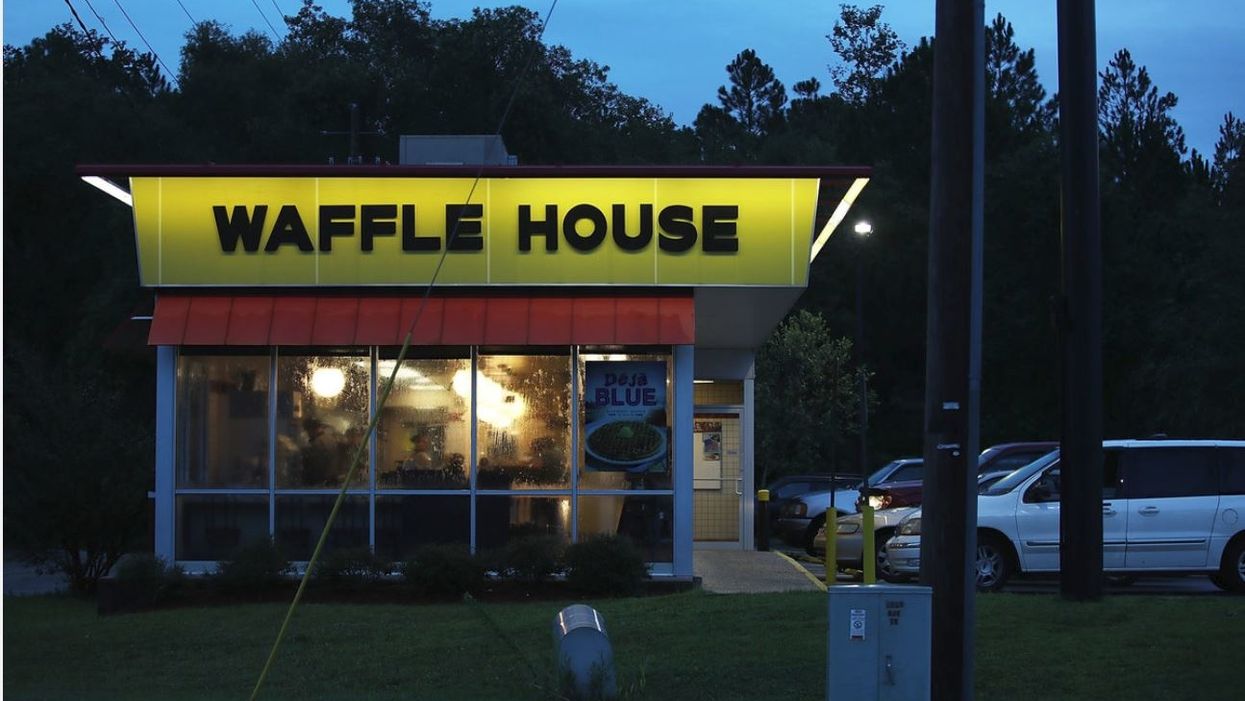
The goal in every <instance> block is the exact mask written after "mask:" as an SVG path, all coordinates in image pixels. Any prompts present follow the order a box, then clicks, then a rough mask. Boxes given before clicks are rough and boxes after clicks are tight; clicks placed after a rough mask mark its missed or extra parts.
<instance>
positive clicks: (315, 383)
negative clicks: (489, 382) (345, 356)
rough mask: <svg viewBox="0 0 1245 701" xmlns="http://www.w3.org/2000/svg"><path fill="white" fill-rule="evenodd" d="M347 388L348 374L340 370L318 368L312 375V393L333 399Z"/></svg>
mask: <svg viewBox="0 0 1245 701" xmlns="http://www.w3.org/2000/svg"><path fill="white" fill-rule="evenodd" d="M345 388H346V373H344V372H342V371H341V369H339V368H316V369H315V372H313V373H311V391H312V392H315V393H316V394H318V395H320V396H321V397H324V398H325V399H332V398H333V397H336V396H337V395H339V394H341V393H342V390H343V389H345Z"/></svg>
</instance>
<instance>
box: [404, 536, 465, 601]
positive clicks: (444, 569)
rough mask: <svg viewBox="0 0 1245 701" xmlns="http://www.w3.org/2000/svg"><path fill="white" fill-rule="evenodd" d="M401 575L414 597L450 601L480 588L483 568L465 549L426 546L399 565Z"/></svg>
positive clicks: (460, 547)
mask: <svg viewBox="0 0 1245 701" xmlns="http://www.w3.org/2000/svg"><path fill="white" fill-rule="evenodd" d="M402 576H403V577H404V578H405V579H406V581H407V583H408V584H410V585H411V586H412V587H413V588H414V589H415V592H416V593H417V594H420V595H423V596H431V597H438V598H454V597H459V596H462V595H463V594H467V593H471V592H475V591H479V590H480V589H481V588H482V587H483V586H484V565H483V564H481V563H480V561H479V560H477V559H476V558H474V557H472V556H471V553H470V552H468V551H467V549H466V548H465V547H462V546H454V545H426V546H424V547H422V548H420V549H419V550H417V551H416V552H415V558H414V559H412V560H410V561H408V562H405V563H403V565H402Z"/></svg>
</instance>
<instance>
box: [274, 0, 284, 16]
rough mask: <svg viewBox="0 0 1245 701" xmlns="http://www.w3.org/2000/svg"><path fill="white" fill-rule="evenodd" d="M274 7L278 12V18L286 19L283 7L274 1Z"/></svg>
mask: <svg viewBox="0 0 1245 701" xmlns="http://www.w3.org/2000/svg"><path fill="white" fill-rule="evenodd" d="M272 7H273V9H274V10H276V11H277V16H278V17H285V10H282V9H281V6H280V5H278V4H277V0H272Z"/></svg>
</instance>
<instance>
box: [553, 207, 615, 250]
mask: <svg viewBox="0 0 1245 701" xmlns="http://www.w3.org/2000/svg"><path fill="white" fill-rule="evenodd" d="M581 221H587V222H589V223H591V224H592V232H591V233H588V234H580V233H579V229H577V228H576V225H577V224H579V222H581ZM608 229H609V224H607V223H606V222H605V215H604V214H602V213H601V210H599V209H597V208H596V207H593V206H592V205H590V204H577V205H575V206H574V207H571V209H570V211H568V212H567V213H566V218H565V219H563V220H562V235H563V236H565V237H566V242H567V243H569V244H571V248H573V249H575V250H577V251H591V250H592V249H594V248H596V247H597V246H600V245H601V242H602V241H604V240H605V233H606V231H607V230H608Z"/></svg>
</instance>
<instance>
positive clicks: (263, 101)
mask: <svg viewBox="0 0 1245 701" xmlns="http://www.w3.org/2000/svg"><path fill="white" fill-rule="evenodd" d="M882 13H883V11H882V8H881V7H880V6H874V7H869V8H858V7H854V6H850V5H845V6H843V7H842V11H841V14H840V17H839V21H838V22H837V23H836V24H835V25H834V26H833V27H830V28H827V35H826V36H827V41H828V44H829V46H830V48H831V49H832V50H833V52H834V53H835V54H836V56H837V57H838V61H837V62H836V64H835V65H834V66H833V67H827V68H825V69H823V68H819V67H810V73H811V75H810V77H809V78H807V79H805V80H802V81H799V82H797V83H795V84H794V85H793V86H792V91H793V94H790V95H789V94H788V92H787V89H786V86H785V85H784V84H783V83H782V82H781V81H779V80H778V79H777V78H776V76H775V75H774V72H773V70H772V68H771V67H770V66H768V65H767V64H766V63H765V62H764V60H763V58H762V57H760V56H758V55H757V53H756V52H755V51H753V50H752V49H750V48H747V47H741V50H740V52H739V53H738V55H737V56H736V57H735V58H734V60H732V61H731V62H730V63H729V64H728V65H727V66H726V67H725V75H724V78H723V83H722V85H721V86H720V87H717V88H716V90H715V89H714V87H713V86H704V93H705V95H706V98H707V100H708V102H707V104H705V106H704V107H703V108H702V109H701V110H700V112H699V114H698V115H697V116H696V119H695V121H694V123H693V124H692V125H689V126H679V125H676V124H675V123H674V121H673V120H672V119H671V117H670V116H669V114H668V113H666V112H665V111H664V110H662V109H661V108H660V107H659V106H657V105H654V104H653V103H651V102H650V101H648V100H646V99H644V98H642V97H638V96H632V95H628V94H626V93H624V92H623V91H621V90H620V89H619V88H618V87H617V86H616V85H614V84H613V83H612V82H610V80H609V74H608V69H607V68H606V67H604V66H602V65H600V64H598V63H596V62H594V61H592V60H590V59H586V58H580V57H575V56H573V55H572V54H571V53H570V52H569V51H568V50H567V49H565V48H564V47H561V46H555V45H549V44H546V43H544V42H543V41H541V40H540V39H539V38H538V37H539V36H540V18H539V17H538V16H537V15H536V14H535V13H533V12H531V11H529V10H526V9H523V8H518V7H510V8H501V9H490V10H480V9H478V10H475V11H474V12H473V13H472V14H471V16H470V17H467V18H461V19H447V20H437V19H433V18H432V17H431V14H430V7H429V5H428V4H427V3H423V2H418V1H416V0H353V2H352V3H351V14H350V16H349V17H336V16H333V15H330V14H328V13H326V12H325V11H324V10H323V9H321V8H320V7H318V6H316V5H314V4H313V3H312V2H310V0H304V3H303V5H302V7H301V8H300V9H299V11H298V13H297V14H295V15H292V16H289V17H286V18H285V22H286V26H287V28H288V33H287V34H286V36H285V38H283V39H281V40H280V41H279V42H273V41H272V40H270V39H269V38H267V37H266V36H264V35H262V34H259V33H257V32H247V33H244V34H235V33H232V32H230V31H229V30H228V28H226V27H224V26H222V25H220V24H218V23H215V22H211V21H207V22H200V23H198V24H196V25H195V26H194V27H193V29H191V30H190V31H189V32H188V33H187V35H186V38H185V44H184V46H183V47H182V49H181V56H180V62H179V63H178V71H177V75H176V76H175V78H176V83H175V84H174V83H173V82H171V80H170V78H172V76H167V75H165V74H163V73H161V71H160V66H159V65H158V62H157V60H156V58H155V57H154V56H153V55H151V54H147V53H143V52H140V51H136V50H134V49H132V48H131V47H129V46H127V45H125V44H124V43H114V42H112V41H110V40H108V39H106V38H104V37H101V36H100V35H99V34H97V33H95V32H93V31H90V30H87V31H83V27H80V26H75V25H73V24H68V23H67V24H63V25H60V26H57V27H53V28H52V29H51V30H50V31H49V32H48V33H47V34H46V35H44V36H42V37H40V38H37V39H35V40H33V41H31V42H30V43H29V44H27V45H25V46H5V47H4V98H3V99H4V110H5V119H4V147H5V169H6V178H5V187H4V206H5V212H4V225H5V236H4V273H5V275H6V278H7V283H6V285H5V296H4V313H5V318H4V331H5V341H6V343H5V351H4V368H5V380H6V381H5V390H4V400H5V404H6V411H5V417H4V421H5V429H6V432H7V434H8V437H7V439H6V441H5V462H6V467H7V468H8V469H6V470H5V486H6V490H5V519H6V527H7V528H6V530H7V531H8V532H9V533H10V538H9V539H10V541H12V539H14V538H19V536H20V537H21V538H23V539H27V540H29V539H33V540H40V539H41V538H42V539H43V540H46V538H45V537H43V536H40V535H39V534H40V533H46V532H47V531H48V529H50V528H53V527H54V526H53V525H49V523H47V522H46V521H47V519H43V518H41V517H38V516H37V514H36V515H34V516H32V515H30V514H29V513H28V512H30V511H37V509H33V508H32V509H20V510H19V509H17V508H16V507H17V506H18V505H21V504H36V503H37V504H42V505H43V506H44V507H46V508H47V510H48V513H55V510H54V509H53V505H52V502H55V501H57V500H61V501H64V500H65V498H66V494H65V485H66V484H67V483H68V482H73V483H74V484H75V485H78V486H76V487H75V489H78V488H80V489H81V490H83V492H84V493H85V494H100V493H102V492H101V490H106V489H113V490H122V491H124V492H125V493H130V492H134V493H136V494H137V495H138V497H137V500H135V499H130V500H128V501H126V502H125V504H126V506H125V509H124V514H122V515H117V514H113V515H111V516H109V517H108V519H111V520H112V521H119V520H123V518H122V517H123V516H126V517H128V515H133V514H137V516H136V518H138V519H139V521H140V522H141V516H142V511H143V504H144V502H143V500H142V497H143V496H145V495H143V494H142V492H144V491H145V490H144V489H143V486H144V485H149V483H150V482H151V474H152V457H151V455H152V451H151V436H152V435H153V433H154V428H153V426H154V406H153V399H152V397H153V395H154V386H153V382H154V380H153V375H154V372H153V360H152V358H151V357H150V356H149V355H147V354H144V353H137V354H133V353H121V352H111V351H104V350H101V349H102V348H104V347H105V346H108V345H112V344H110V343H109V340H110V339H112V338H114V337H115V334H116V328H117V324H118V322H119V321H120V320H122V319H124V318H125V317H127V316H128V315H129V313H130V312H131V310H132V309H134V308H135V306H136V305H141V304H142V300H143V299H144V298H145V297H146V298H149V294H150V293H144V292H143V291H141V290H140V289H139V287H138V277H137V270H136V260H135V252H134V244H133V238H132V236H133V234H132V226H133V224H132V221H131V220H130V217H129V213H128V212H127V211H125V210H124V208H122V207H118V206H116V205H115V203H114V202H112V201H110V200H109V199H108V198H106V197H102V196H100V195H99V194H98V193H96V192H94V191H93V190H91V189H90V188H87V187H85V186H83V185H82V184H81V183H80V182H79V181H78V180H77V179H76V178H75V177H74V175H73V172H72V171H73V165H74V164H76V163H92V162H94V163H109V162H110V163H325V162H328V161H329V159H335V160H337V161H338V162H344V161H345V158H346V156H348V155H350V154H348V148H347V141H346V138H345V137H344V136H339V135H332V134H329V135H325V134H324V133H323V132H326V131H329V132H332V131H338V132H340V131H343V130H344V129H345V128H346V123H347V120H348V112H347V105H349V104H351V103H353V104H357V105H358V106H359V110H360V112H361V114H362V115H363V122H364V126H363V131H365V132H371V134H369V135H365V136H363V137H362V148H361V151H362V154H361V155H362V156H363V157H364V162H373V161H374V159H379V160H380V161H382V162H385V161H390V160H395V159H394V154H396V153H397V140H398V135H400V134H404V133H405V134H438V133H468V134H470V133H493V132H494V131H495V130H496V129H497V126H498V124H499V122H500V121H501V117H502V115H503V113H505V112H506V110H507V107H508V105H510V98H511V93H512V91H513V90H514V89H515V86H516V84H518V85H519V88H518V92H517V95H516V99H515V100H514V102H513V105H512V106H510V112H509V117H508V119H507V120H506V122H505V125H504V127H503V129H502V135H503V137H504V139H505V141H506V144H507V146H508V148H509V149H510V150H511V152H513V153H516V154H518V156H519V159H520V162H521V163H525V164H561V163H575V164H689V163H690V164H695V163H705V164H728V163H765V164H863V165H871V166H873V168H874V178H873V180H872V182H871V183H870V185H869V187H868V188H866V189H865V191H864V194H863V195H862V196H861V198H860V199H859V200H858V201H857V204H856V209H855V214H857V215H859V216H860V217H862V218H868V219H869V220H870V221H871V222H872V224H873V228H874V231H875V233H874V235H873V236H872V237H870V238H869V239H867V240H858V239H855V238H853V237H852V236H851V235H850V233H848V232H840V233H839V234H838V235H836V236H834V237H833V238H832V239H831V241H830V243H829V244H828V246H827V247H826V249H825V250H824V251H823V253H822V255H821V256H820V257H819V258H818V260H817V261H816V262H815V264H814V265H813V269H812V271H811V278H810V285H809V289H808V291H807V292H806V293H805V294H804V296H803V297H802V299H801V300H800V302H799V305H798V308H797V310H795V312H794V313H795V314H796V315H797V316H793V317H792V319H791V321H790V322H789V324H788V325H786V326H784V327H783V328H782V329H781V330H780V332H779V333H776V334H775V336H774V338H773V340H771V342H770V344H769V345H767V346H766V348H765V349H763V351H762V353H761V357H760V358H759V360H758V407H760V410H759V416H758V428H757V431H758V437H759V441H760V442H759V447H758V452H757V459H758V463H759V464H760V465H761V466H762V468H763V469H765V470H767V471H768V473H769V474H771V475H773V474H778V473H782V472H794V471H824V470H826V469H828V467H829V462H830V461H832V460H833V461H841V462H842V463H843V464H841V465H840V469H842V468H844V467H848V466H851V465H854V458H851V457H850V456H851V455H852V450H853V448H852V446H854V445H855V440H856V439H855V436H854V433H855V431H856V430H857V428H858V427H856V425H855V421H854V407H855V406H856V402H857V396H856V394H855V392H857V391H858V389H856V387H857V386H858V385H857V383H855V382H854V381H853V378H855V377H858V375H857V373H858V372H865V373H866V374H867V376H868V377H869V392H870V401H871V405H872V409H871V418H870V423H869V431H870V445H871V446H872V447H873V448H874V453H875V455H876V457H877V458H878V460H876V461H875V462H878V461H880V460H881V459H884V458H887V457H893V456H897V455H900V454H916V453H919V451H920V446H921V431H922V418H921V417H922V406H923V397H922V393H923V387H924V382H923V376H924V368H923V359H924V357H925V353H924V343H925V275H926V265H927V263H926V246H925V241H926V237H927V232H928V202H929V153H930V143H929V139H930V124H929V120H930V104H931V93H932V82H931V78H932V68H933V60H932V59H933V50H934V46H933V41H932V40H930V39H925V38H923V39H921V40H920V41H919V42H918V43H917V44H916V45H915V46H912V47H907V46H905V45H904V44H903V42H901V41H900V40H899V38H898V37H897V35H896V34H895V32H894V31H893V30H891V28H890V27H889V26H888V25H887V24H886V23H885V21H883V18H882ZM986 47H987V58H986V63H987V66H986V71H987V75H986V79H987V80H986V85H987V95H986V140H987V142H986V161H987V163H986V167H987V170H986V211H985V232H986V234H985V246H986V248H985V295H984V299H985V310H984V324H983V329H984V333H983V338H984V341H983V353H984V355H983V378H984V379H983V394H982V439H983V444H988V443H991V442H999V441H1003V440H1021V439H1036V438H1048V437H1052V436H1054V435H1055V434H1056V432H1057V430H1058V412H1059V397H1058V394H1057V389H1056V388H1057V387H1058V367H1057V362H1058V356H1057V338H1056V335H1055V327H1054V325H1053V324H1052V321H1051V317H1052V314H1053V308H1054V307H1053V303H1052V300H1053V299H1054V297H1055V295H1056V294H1057V291H1058V282H1059V267H1058V266H1059V256H1058V252H1059V219H1058V216H1059V200H1058V174H1059V170H1058V167H1059V166H1058V143H1057V119H1058V115H1057V110H1056V109H1055V103H1054V102H1053V100H1052V99H1051V98H1050V96H1048V95H1047V93H1046V91H1045V90H1044V89H1043V87H1042V85H1041V83H1040V81H1039V79H1038V75H1037V72H1036V70H1035V68H1034V52H1033V50H1032V49H1024V48H1021V47H1019V46H1018V45H1017V44H1016V42H1015V37H1014V32H1013V29H1012V27H1011V25H1010V23H1008V22H1007V20H1006V19H1005V18H1003V17H1002V16H1001V15H1000V16H998V17H996V18H994V19H993V21H991V22H990V24H989V26H988V27H987V28H986ZM524 71H526V73H524ZM521 74H523V75H524V77H523V79H522V81H521V83H520V81H519V76H520V75H521ZM823 78H825V79H827V81H828V82H827V83H826V86H827V87H825V88H823V83H822V79H823ZM1100 84H1101V87H1100V94H1099V102H1100V119H1099V133H1100V149H1101V151H1100V152H1101V156H1100V158H1101V171H1102V226H1103V243H1104V274H1105V302H1104V349H1103V353H1104V368H1105V382H1106V386H1105V393H1104V396H1105V401H1106V406H1105V422H1106V424H1105V425H1106V434H1107V435H1108V437H1133V436H1144V435H1148V434H1152V433H1156V432H1163V433H1167V434H1170V435H1181V436H1226V435H1237V436H1239V434H1240V432H1241V429H1242V427H1243V426H1245V421H1243V420H1242V415H1241V411H1240V409H1239V408H1238V407H1237V398H1238V397H1240V396H1245V373H1242V372H1241V370H1242V363H1241V361H1240V358H1241V357H1242V355H1241V354H1242V350H1241V349H1243V348H1245V323H1242V321H1241V320H1240V318H1239V309H1240V302H1239V298H1240V297H1241V292H1242V291H1245V288H1243V286H1242V284H1241V282H1240V279H1239V277H1240V273H1241V272H1242V271H1245V238H1243V234H1245V231H1243V227H1242V224H1241V222H1242V221H1245V216H1243V215H1245V168H1243V166H1242V150H1243V149H1242V147H1243V145H1245V125H1242V122H1241V120H1239V119H1238V118H1236V117H1235V116H1234V115H1232V114H1228V115H1226V116H1225V118H1224V122H1223V124H1222V125H1221V126H1220V138H1219V141H1218V143H1217V144H1216V147H1215V152H1214V153H1213V154H1200V153H1197V152H1196V151H1193V152H1189V151H1188V149H1187V148H1186V145H1185V143H1184V135H1183V132H1182V130H1181V128H1180V126H1179V124H1177V123H1176V121H1175V119H1174V117H1173V116H1172V109H1173V107H1174V106H1175V105H1176V101H1177V98H1176V96H1175V95H1174V94H1172V93H1170V92H1164V91H1162V90H1161V89H1160V88H1159V87H1158V86H1156V85H1154V84H1153V81H1152V80H1151V79H1150V77H1149V75H1148V73H1147V71H1146V69H1145V67H1144V66H1143V65H1140V64H1139V63H1138V62H1137V61H1136V60H1135V59H1134V58H1133V57H1132V56H1131V55H1130V53H1129V52H1128V51H1127V50H1126V49H1121V50H1120V51H1119V52H1117V53H1116V54H1115V55H1114V56H1113V58H1112V59H1111V61H1110V62H1109V63H1108V64H1107V65H1106V66H1104V67H1103V68H1102V73H1101V81H1100ZM689 89H694V88H693V87H691V86H689ZM858 261H859V264H860V265H861V266H862V270H863V300H862V302H863V309H864V314H863V317H864V336H863V339H861V343H860V345H859V347H857V348H855V349H853V348H852V345H851V341H849V340H847V339H845V338H844V337H849V338H850V337H851V336H852V335H853V334H852V329H854V327H855V322H856V318H855V296H854V295H855V284H854V282H855V278H854V275H855V270H856V266H857V264H858ZM792 344H794V345H792ZM857 360H859V361H860V362H862V363H863V366H864V367H863V368H858V367H857V365H856V363H857ZM792 363H800V365H799V367H801V368H802V369H803V373H804V374H806V375H807V377H804V378H803V379H801V381H800V383H799V384H798V386H794V385H792V381H793V378H792V376H791V374H790V373H787V376H786V377H784V376H783V375H784V368H789V367H790V366H791V364H792ZM797 397H799V398H800V399H799V400H798V401H797V400H796V398H797ZM818 427H820V429H821V430H818ZM810 436H812V438H811V440H810ZM105 482H107V484H105ZM58 518H62V520H63V519H64V518H68V517H67V516H65V515H64V514H63V513H62V514H60V515H59V516H58ZM108 519H105V520H108ZM23 534H24V535H23ZM132 535H133V534H132V533H131V534H128V535H127V536H126V537H130V536H132ZM32 542H33V541H32ZM66 547H71V546H66ZM72 547H75V548H78V549H79V550H87V549H89V548H88V546H87V545H85V544H79V543H75V544H73V545H72ZM91 547H96V546H91ZM98 547H104V546H98ZM109 547H111V546H109Z"/></svg>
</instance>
